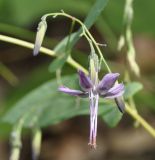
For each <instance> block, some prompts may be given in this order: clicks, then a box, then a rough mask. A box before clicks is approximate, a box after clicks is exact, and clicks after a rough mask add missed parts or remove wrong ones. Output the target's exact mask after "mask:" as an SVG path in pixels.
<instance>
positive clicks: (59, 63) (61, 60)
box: [49, 55, 68, 73]
mask: <svg viewBox="0 0 155 160" xmlns="http://www.w3.org/2000/svg"><path fill="white" fill-rule="evenodd" d="M67 57H68V55H63V56H59V57H58V58H56V59H55V60H54V61H53V62H52V63H51V64H50V66H49V71H50V72H51V73H53V72H55V71H56V70H57V69H60V68H62V66H63V65H64V64H65V62H66V60H67Z"/></svg>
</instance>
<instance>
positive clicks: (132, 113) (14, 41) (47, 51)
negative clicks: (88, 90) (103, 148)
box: [0, 35, 155, 137]
mask: <svg viewBox="0 0 155 160" xmlns="http://www.w3.org/2000/svg"><path fill="white" fill-rule="evenodd" d="M0 40H1V41H4V42H8V43H12V44H16V45H19V46H23V47H26V48H30V49H33V47H34V44H33V43H30V42H26V41H23V40H20V39H16V38H12V37H8V36H4V35H0ZM40 51H41V52H42V53H44V54H47V55H50V56H56V53H55V52H54V51H52V50H50V49H47V48H44V47H41V49H40ZM67 63H69V64H70V65H71V66H73V67H74V68H76V69H81V70H82V71H83V72H85V73H86V74H88V71H87V70H86V69H85V68H84V67H83V66H81V65H80V64H79V63H77V62H76V61H74V60H73V59H72V58H71V57H69V58H68V59H67ZM125 105H126V112H127V113H128V114H129V115H130V116H131V117H133V118H134V119H135V120H137V121H138V122H139V124H141V125H142V126H143V127H144V128H145V129H146V131H147V132H149V133H150V134H151V135H152V136H153V137H155V129H154V128H153V127H152V126H151V125H149V124H148V123H147V122H146V121H145V120H144V119H143V118H142V117H141V116H140V115H139V114H138V113H136V112H135V110H133V109H132V107H131V106H129V105H128V104H127V103H126V104H125Z"/></svg>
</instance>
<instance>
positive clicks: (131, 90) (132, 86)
mask: <svg viewBox="0 0 155 160" xmlns="http://www.w3.org/2000/svg"><path fill="white" fill-rule="evenodd" d="M142 88H143V85H142V84H141V83H139V82H131V83H129V84H127V85H126V86H125V93H124V98H125V99H128V98H130V97H132V96H134V95H135V94H136V93H137V92H139V91H140V90H141V89H142Z"/></svg>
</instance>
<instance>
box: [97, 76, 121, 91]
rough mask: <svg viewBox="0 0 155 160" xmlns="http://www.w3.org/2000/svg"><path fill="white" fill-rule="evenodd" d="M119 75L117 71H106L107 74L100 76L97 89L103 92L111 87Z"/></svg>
mask: <svg viewBox="0 0 155 160" xmlns="http://www.w3.org/2000/svg"><path fill="white" fill-rule="evenodd" d="M119 75H120V74H119V73H108V74H106V75H105V76H104V77H103V78H102V80H101V81H100V82H99V84H98V87H97V90H98V91H99V92H100V93H101V94H104V93H105V92H107V91H108V90H109V89H110V88H111V87H113V85H114V84H115V82H116V80H117V79H118V76H119ZM102 92H103V93H102Z"/></svg>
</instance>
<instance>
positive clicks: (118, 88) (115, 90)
mask: <svg viewBox="0 0 155 160" xmlns="http://www.w3.org/2000/svg"><path fill="white" fill-rule="evenodd" d="M123 93H124V85H123V84H122V83H121V84H116V85H115V86H114V87H112V88H111V89H109V90H108V92H106V93H105V94H100V96H101V97H104V98H116V97H120V96H122V95H123Z"/></svg>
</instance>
